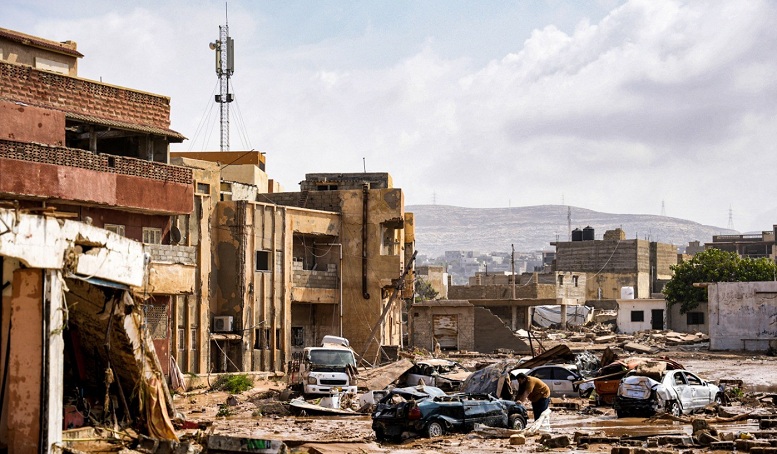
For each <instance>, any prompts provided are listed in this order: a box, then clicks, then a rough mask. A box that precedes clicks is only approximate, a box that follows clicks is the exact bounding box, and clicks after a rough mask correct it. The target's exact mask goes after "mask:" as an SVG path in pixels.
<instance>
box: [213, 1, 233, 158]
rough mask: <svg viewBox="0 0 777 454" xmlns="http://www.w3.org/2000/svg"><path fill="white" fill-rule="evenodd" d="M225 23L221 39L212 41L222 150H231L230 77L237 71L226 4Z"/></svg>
mask: <svg viewBox="0 0 777 454" xmlns="http://www.w3.org/2000/svg"><path fill="white" fill-rule="evenodd" d="M224 8H225V9H224V25H219V39H218V40H216V41H214V42H212V43H210V48H211V49H212V50H215V51H216V75H217V76H218V78H219V94H217V95H216V102H217V103H219V111H220V114H221V151H229V103H231V102H232V101H234V100H235V97H234V96H233V95H232V93H230V92H229V78H230V77H232V74H234V72H235V41H234V40H233V39H232V38H230V37H229V17H228V15H227V9H226V8H227V6H226V5H225V6H224Z"/></svg>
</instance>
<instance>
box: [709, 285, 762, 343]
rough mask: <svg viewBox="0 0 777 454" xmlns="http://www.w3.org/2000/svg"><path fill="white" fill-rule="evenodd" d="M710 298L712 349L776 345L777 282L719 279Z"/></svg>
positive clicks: (711, 286)
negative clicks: (722, 280) (724, 280)
mask: <svg viewBox="0 0 777 454" xmlns="http://www.w3.org/2000/svg"><path fill="white" fill-rule="evenodd" d="M707 299H708V301H709V302H708V308H709V336H710V349H711V350H753V351H766V350H769V349H775V348H777V324H775V323H774V321H775V319H777V282H773V281H769V282H718V283H714V284H710V285H709V287H707Z"/></svg>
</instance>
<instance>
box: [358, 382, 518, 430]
mask: <svg viewBox="0 0 777 454" xmlns="http://www.w3.org/2000/svg"><path fill="white" fill-rule="evenodd" d="M427 388H430V387H427ZM435 389H436V388H435ZM475 424H484V425H487V426H491V427H503V428H511V429H523V428H524V427H526V409H525V408H524V407H523V405H521V404H518V403H515V402H513V401H511V400H503V399H497V398H496V397H493V396H491V395H488V394H453V395H435V396H426V397H424V398H422V399H421V400H418V399H414V398H410V399H399V398H397V397H393V396H392V395H391V394H389V395H388V396H386V397H385V398H384V399H382V400H381V401H380V403H378V405H377V408H376V409H375V412H374V413H373V414H372V430H374V431H375V437H376V438H377V440H378V441H385V440H393V441H398V440H400V439H401V438H402V434H403V433H404V432H409V433H412V434H421V435H424V436H426V437H430V438H431V437H439V436H441V435H444V434H445V433H447V432H462V433H466V432H470V431H472V430H473V429H474V428H475Z"/></svg>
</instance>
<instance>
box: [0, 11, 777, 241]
mask: <svg viewBox="0 0 777 454" xmlns="http://www.w3.org/2000/svg"><path fill="white" fill-rule="evenodd" d="M226 10H228V23H229V31H230V36H231V37H232V38H233V39H234V40H235V73H234V75H233V77H232V79H231V84H232V88H233V92H234V95H235V98H236V102H234V103H232V105H231V106H230V116H231V131H230V149H231V150H233V151H240V150H258V151H262V152H265V153H266V158H267V172H268V174H269V176H270V178H273V179H275V180H276V181H279V182H280V183H281V184H282V185H283V187H284V189H285V190H288V191H297V190H299V186H298V183H299V182H300V181H302V180H303V179H304V178H305V174H306V173H318V172H338V173H339V172H362V171H365V170H366V171H367V172H389V173H390V174H391V176H392V178H393V181H394V186H395V187H401V188H402V189H403V191H404V193H405V203H406V204H407V205H413V204H432V203H435V204H438V205H455V206H463V207H489V208H493V207H510V206H512V207H518V206H531V205H545V204H553V205H572V206H576V207H582V208H587V209H592V210H596V211H603V212H608V213H628V214H655V215H661V214H665V215H667V216H670V217H676V218H683V219H689V220H693V221H696V222H699V223H702V224H707V225H713V226H718V227H723V228H725V227H727V226H728V225H729V220H730V218H731V220H732V221H733V226H734V228H735V229H736V230H738V231H741V232H746V231H762V230H771V228H772V225H773V224H777V202H775V198H774V193H775V189H776V188H777V185H775V181H774V180H775V172H774V170H775V169H776V168H777V153H775V152H774V144H775V143H777V59H776V58H774V52H773V50H774V49H775V48H777V27H774V24H775V23H777V2H773V1H768V0H763V1H758V0H752V1H747V2H724V1H709V2H708V1H704V0H693V1H688V2H686V1H674V0H629V1H623V0H592V1H587V2H586V1H562V0H545V1H539V0H534V1H532V0H526V1H513V2H509V1H487V0H484V1H477V2H474V1H460V0H424V1H407V0H385V1H379V0H355V1H344V0H328V1H319V0H306V1H251V0H244V1H229V2H228V4H226V3H225V2H223V1H219V2H214V1H205V0H153V1H152V0H148V1H144V0H140V1H121V2H106V1H104V0H70V1H68V2H59V1H54V0H51V1H41V0H23V1H21V0H10V2H9V1H8V0H6V1H4V6H3V13H2V15H0V27H3V28H10V29H13V30H18V31H21V32H24V33H29V34H34V35H38V36H41V37H44V38H47V39H52V40H56V41H65V40H73V41H76V42H77V43H78V50H79V51H80V52H81V53H83V54H84V55H85V57H84V58H83V59H81V60H80V61H79V68H78V71H79V76H81V77H85V78H88V79H93V80H102V81H103V82H106V83H110V84H114V85H121V86H126V87H131V88H135V89H140V90H144V91H148V92H152V93H157V94H161V95H165V96H169V97H170V98H171V109H172V110H171V128H172V129H173V130H175V131H178V132H180V133H182V134H183V135H185V136H186V137H188V139H189V140H186V141H184V142H183V143H182V144H176V145H173V147H172V149H173V150H183V151H189V150H193V151H199V150H218V149H219V141H220V135H219V130H218V117H219V112H218V105H217V104H216V103H215V102H214V101H213V96H214V94H216V93H217V82H218V81H217V77H216V73H215V65H214V61H215V56H214V51H212V50H211V49H210V48H209V46H208V44H209V43H210V42H212V41H215V40H217V39H218V32H219V26H220V25H223V24H224V23H225V20H226V19H225V13H226Z"/></svg>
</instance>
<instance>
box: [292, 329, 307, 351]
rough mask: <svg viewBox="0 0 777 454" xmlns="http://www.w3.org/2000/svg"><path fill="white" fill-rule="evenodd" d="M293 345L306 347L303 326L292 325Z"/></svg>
mask: <svg viewBox="0 0 777 454" xmlns="http://www.w3.org/2000/svg"><path fill="white" fill-rule="evenodd" d="M291 346H292V347H304V346H305V329H304V328H302V327H301V326H292V327H291Z"/></svg>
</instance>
